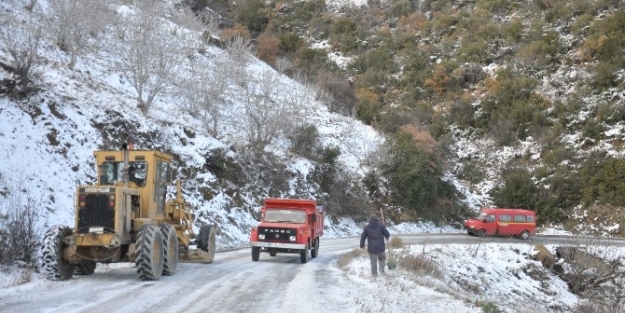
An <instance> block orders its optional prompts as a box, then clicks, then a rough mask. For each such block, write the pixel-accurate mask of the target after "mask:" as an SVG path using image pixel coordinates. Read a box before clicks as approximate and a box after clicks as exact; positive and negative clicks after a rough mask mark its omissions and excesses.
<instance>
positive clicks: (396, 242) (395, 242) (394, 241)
mask: <svg viewBox="0 0 625 313" xmlns="http://www.w3.org/2000/svg"><path fill="white" fill-rule="evenodd" d="M388 245H389V247H391V248H393V249H397V248H401V247H403V246H404V240H403V239H401V238H400V237H392V238H391V239H390V240H389V241H388Z"/></svg>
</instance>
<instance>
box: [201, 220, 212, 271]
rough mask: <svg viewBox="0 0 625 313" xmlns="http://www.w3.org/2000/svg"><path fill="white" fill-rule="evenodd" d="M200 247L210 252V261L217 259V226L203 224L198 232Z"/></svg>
mask: <svg viewBox="0 0 625 313" xmlns="http://www.w3.org/2000/svg"><path fill="white" fill-rule="evenodd" d="M198 247H199V248H200V249H202V250H204V251H206V252H208V261H207V262H208V263H213V261H214V260H215V227H214V226H211V225H202V227H200V233H199V234H198Z"/></svg>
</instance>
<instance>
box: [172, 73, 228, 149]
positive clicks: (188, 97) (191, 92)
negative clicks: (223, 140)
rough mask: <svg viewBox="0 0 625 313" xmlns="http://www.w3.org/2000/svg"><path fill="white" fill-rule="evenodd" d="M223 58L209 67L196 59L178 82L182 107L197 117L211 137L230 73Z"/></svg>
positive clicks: (216, 128) (213, 134) (221, 107)
mask: <svg viewBox="0 0 625 313" xmlns="http://www.w3.org/2000/svg"><path fill="white" fill-rule="evenodd" d="M222 63H223V62H215V63H214V64H213V65H212V66H211V67H206V66H202V64H201V63H199V62H193V63H192V64H191V70H190V72H189V75H188V76H187V77H186V78H183V79H181V81H180V83H179V84H178V99H179V103H180V107H181V108H182V110H183V111H185V112H187V113H189V114H191V115H193V116H195V117H197V118H199V119H200V120H201V121H202V122H203V124H204V127H205V128H206V130H207V131H208V132H209V134H211V135H212V136H214V137H217V136H218V135H219V131H218V126H219V123H220V122H221V111H222V109H223V106H224V105H225V104H226V94H227V91H228V85H229V79H230V74H229V72H228V69H227V67H225V66H223V65H222Z"/></svg>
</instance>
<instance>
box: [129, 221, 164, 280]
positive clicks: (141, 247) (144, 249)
mask: <svg viewBox="0 0 625 313" xmlns="http://www.w3.org/2000/svg"><path fill="white" fill-rule="evenodd" d="M136 250H137V252H136V255H135V265H136V266H137V275H139V279H141V280H157V279H159V278H161V275H162V274H163V259H164V253H163V235H162V234H161V231H160V229H159V228H158V227H157V226H156V225H151V224H150V225H143V226H141V228H140V229H139V233H138V234H137V247H136Z"/></svg>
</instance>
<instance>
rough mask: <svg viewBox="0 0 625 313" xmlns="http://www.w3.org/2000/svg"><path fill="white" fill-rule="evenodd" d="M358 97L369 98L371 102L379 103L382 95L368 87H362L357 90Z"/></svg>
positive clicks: (359, 98)
mask: <svg viewBox="0 0 625 313" xmlns="http://www.w3.org/2000/svg"><path fill="white" fill-rule="evenodd" d="M356 99H358V100H369V101H371V102H374V103H377V102H378V101H379V100H380V97H379V96H378V95H377V94H376V93H375V92H373V91H371V90H369V89H367V88H360V89H358V90H356Z"/></svg>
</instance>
